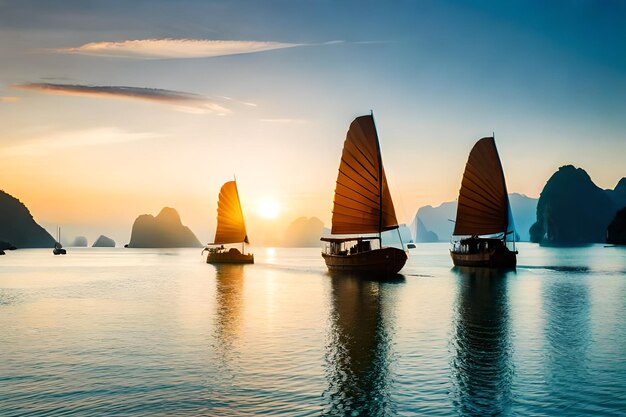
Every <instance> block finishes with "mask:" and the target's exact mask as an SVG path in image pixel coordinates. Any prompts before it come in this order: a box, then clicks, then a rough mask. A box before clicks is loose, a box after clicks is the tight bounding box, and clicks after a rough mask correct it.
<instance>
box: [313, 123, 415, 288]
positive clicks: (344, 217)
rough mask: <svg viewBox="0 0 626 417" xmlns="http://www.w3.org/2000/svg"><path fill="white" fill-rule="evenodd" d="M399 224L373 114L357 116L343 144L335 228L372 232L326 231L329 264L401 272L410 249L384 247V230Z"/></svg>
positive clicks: (338, 267)
mask: <svg viewBox="0 0 626 417" xmlns="http://www.w3.org/2000/svg"><path fill="white" fill-rule="evenodd" d="M398 227H399V226H398V221H397V219H396V212H395V209H394V206H393V201H392V199H391V194H390V192H389V187H388V185H387V178H386V176H385V170H384V168H383V161H382V157H381V153H380V144H379V142H378V134H377V132H376V125H375V124H374V116H373V115H366V116H360V117H357V118H356V119H354V121H353V122H352V124H351V125H350V128H349V130H348V134H347V135H346V140H345V142H344V145H343V153H342V155H341V163H340V165H339V174H338V176H337V185H336V188H335V198H334V203H333V217H332V229H331V233H332V234H333V235H336V234H339V235H363V234H368V235H369V236H351V237H328V238H327V237H323V238H322V239H321V240H322V241H323V242H326V243H327V245H326V247H325V249H324V252H322V257H323V258H324V261H325V262H326V266H327V267H328V269H329V270H330V271H345V272H355V273H360V274H372V275H378V276H385V277H389V276H393V275H395V274H397V273H398V272H399V271H400V270H401V269H402V267H403V266H404V264H405V263H406V260H407V253H406V252H405V251H404V250H403V249H404V248H403V249H399V248H394V247H383V246H382V239H381V237H382V235H381V233H382V232H384V231H388V230H394V229H398ZM372 234H375V235H372ZM399 234H400V233H399V231H398V235H399ZM400 242H402V240H400Z"/></svg>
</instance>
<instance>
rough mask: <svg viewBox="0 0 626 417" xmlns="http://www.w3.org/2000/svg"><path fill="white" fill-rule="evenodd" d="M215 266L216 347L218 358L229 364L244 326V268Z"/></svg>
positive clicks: (228, 265) (236, 265)
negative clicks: (242, 317)
mask: <svg viewBox="0 0 626 417" xmlns="http://www.w3.org/2000/svg"><path fill="white" fill-rule="evenodd" d="M214 266H215V272H216V273H215V298H216V309H217V311H216V315H215V320H216V322H215V330H214V334H215V347H216V349H217V351H218V352H219V355H218V357H220V358H223V360H224V361H225V362H226V363H228V362H229V361H230V359H231V356H232V355H233V354H234V352H235V351H236V349H235V342H236V339H237V335H238V334H239V331H240V329H241V326H242V319H241V316H242V310H243V282H244V275H243V272H244V266H243V265H238V264H219V265H214Z"/></svg>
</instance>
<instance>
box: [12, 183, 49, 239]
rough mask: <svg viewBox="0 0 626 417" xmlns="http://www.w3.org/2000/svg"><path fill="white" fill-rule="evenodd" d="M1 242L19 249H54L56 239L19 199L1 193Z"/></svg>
mask: <svg viewBox="0 0 626 417" xmlns="http://www.w3.org/2000/svg"><path fill="white" fill-rule="evenodd" d="M0 240H1V241H4V242H5V243H7V244H9V245H13V246H15V247H17V248H52V247H53V246H54V242H55V241H54V238H53V237H52V236H50V233H48V232H46V230H45V229H44V228H43V227H41V226H39V225H38V224H37V223H36V222H35V220H34V219H33V216H32V215H31V214H30V211H28V208H26V206H25V205H24V204H23V203H22V202H21V201H20V200H18V199H17V198H15V197H13V196H11V195H9V194H7V193H5V192H4V191H0Z"/></svg>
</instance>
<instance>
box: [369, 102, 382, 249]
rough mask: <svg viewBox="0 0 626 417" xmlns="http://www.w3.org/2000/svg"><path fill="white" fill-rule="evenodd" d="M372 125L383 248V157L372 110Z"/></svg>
mask: <svg viewBox="0 0 626 417" xmlns="http://www.w3.org/2000/svg"><path fill="white" fill-rule="evenodd" d="M370 115H371V117H372V124H373V125H374V135H376V154H377V156H378V242H379V245H380V247H381V248H382V247H383V235H382V231H383V157H382V155H381V153H380V142H379V141H378V130H377V129H376V121H374V110H370Z"/></svg>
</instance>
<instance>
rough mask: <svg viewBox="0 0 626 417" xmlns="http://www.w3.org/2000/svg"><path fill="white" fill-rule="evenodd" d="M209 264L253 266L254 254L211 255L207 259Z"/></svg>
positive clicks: (229, 253)
mask: <svg viewBox="0 0 626 417" xmlns="http://www.w3.org/2000/svg"><path fill="white" fill-rule="evenodd" d="M206 263H208V264H253V263H254V254H251V253H250V254H247V255H246V254H243V253H241V252H239V251H237V252H236V253H235V252H220V253H209V254H208V255H207V257H206Z"/></svg>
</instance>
